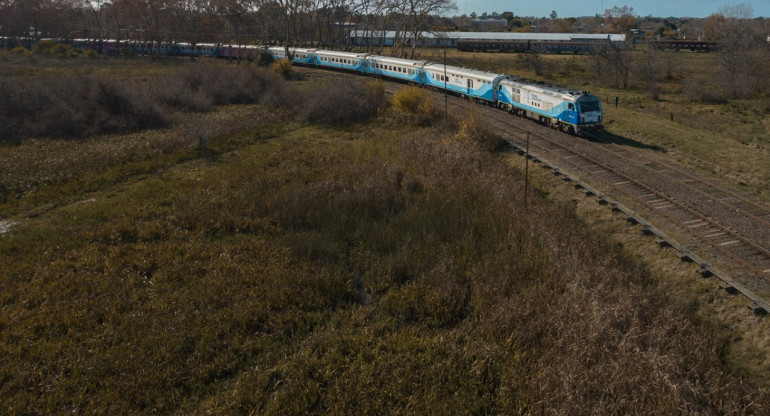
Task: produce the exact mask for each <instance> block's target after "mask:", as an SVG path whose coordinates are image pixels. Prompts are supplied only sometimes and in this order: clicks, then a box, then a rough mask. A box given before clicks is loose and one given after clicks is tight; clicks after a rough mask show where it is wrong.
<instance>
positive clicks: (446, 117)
mask: <svg viewBox="0 0 770 416" xmlns="http://www.w3.org/2000/svg"><path fill="white" fill-rule="evenodd" d="M448 121H449V97H448V96H447V91H446V49H444V122H445V123H446V122H448Z"/></svg>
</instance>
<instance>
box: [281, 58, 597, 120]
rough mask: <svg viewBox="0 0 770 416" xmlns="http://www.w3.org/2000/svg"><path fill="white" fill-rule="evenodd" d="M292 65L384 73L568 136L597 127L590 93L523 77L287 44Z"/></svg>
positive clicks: (388, 76)
mask: <svg viewBox="0 0 770 416" xmlns="http://www.w3.org/2000/svg"><path fill="white" fill-rule="evenodd" d="M267 50H268V52H269V53H270V54H271V55H272V56H273V59H275V60H281V59H288V56H287V48H285V47H278V46H276V47H270V48H268V49H267ZM288 55H290V56H291V59H292V62H293V63H294V64H299V65H306V66H313V67H321V68H330V69H337V70H345V71H350V72H356V73H360V74H364V75H370V76H377V77H385V78H390V79H394V80H399V81H402V82H407V83H410V84H414V85H419V86H423V87H428V88H433V89H436V90H444V89H445V88H446V91H447V92H450V93H452V94H455V95H459V96H461V97H467V98H469V99H473V100H475V101H477V102H480V103H483V104H487V105H490V106H493V107H496V108H500V109H503V110H506V111H508V112H509V113H511V114H516V115H519V116H522V117H527V118H531V119H534V120H537V121H539V122H541V123H544V124H546V125H548V126H551V127H553V128H556V129H560V130H562V131H564V132H566V133H570V134H580V133H581V132H584V131H587V130H593V129H601V128H602V105H601V101H600V100H599V98H598V97H596V96H595V95H591V94H589V93H588V92H586V91H580V90H576V89H572V88H567V87H563V86H559V85H553V84H548V83H544V82H540V81H533V80H530V79H526V78H520V77H515V76H508V75H505V74H495V73H491V72H485V71H480V70H476V69H468V68H461V67H456V66H449V65H443V64H438V63H435V62H427V61H413V60H410V59H401V58H391V57H385V56H378V55H369V54H360V53H352V52H337V51H329V50H321V49H303V48H288Z"/></svg>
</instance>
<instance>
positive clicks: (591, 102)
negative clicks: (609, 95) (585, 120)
mask: <svg viewBox="0 0 770 416" xmlns="http://www.w3.org/2000/svg"><path fill="white" fill-rule="evenodd" d="M580 110H581V111H582V112H584V113H591V112H597V113H598V112H600V111H602V109H601V104H599V99H598V98H596V97H583V98H581V99H580Z"/></svg>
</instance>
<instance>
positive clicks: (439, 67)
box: [423, 62, 507, 82]
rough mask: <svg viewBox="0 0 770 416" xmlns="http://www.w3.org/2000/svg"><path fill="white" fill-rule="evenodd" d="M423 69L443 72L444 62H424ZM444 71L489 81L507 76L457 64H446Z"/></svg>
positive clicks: (438, 72) (437, 72)
mask: <svg viewBox="0 0 770 416" xmlns="http://www.w3.org/2000/svg"><path fill="white" fill-rule="evenodd" d="M423 69H425V70H426V71H432V72H434V73H436V74H442V73H444V64H437V63H435V62H431V63H428V64H425V66H424V67H423ZM446 72H447V73H448V74H452V75H460V76H463V77H468V78H475V79H480V80H482V81H489V82H493V81H495V80H497V79H500V78H506V77H507V75H504V74H495V73H493V72H487V71H481V70H478V69H471V68H461V67H458V66H451V65H447V66H446Z"/></svg>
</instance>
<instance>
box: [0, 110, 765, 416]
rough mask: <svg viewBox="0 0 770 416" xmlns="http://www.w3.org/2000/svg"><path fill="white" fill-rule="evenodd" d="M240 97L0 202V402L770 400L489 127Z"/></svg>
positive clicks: (460, 405) (589, 404) (259, 407)
mask: <svg viewBox="0 0 770 416" xmlns="http://www.w3.org/2000/svg"><path fill="white" fill-rule="evenodd" d="M221 111H222V112H223V114H231V113H232V112H235V113H237V112H239V111H242V112H244V113H242V117H243V118H244V119H256V118H257V117H258V118H259V119H262V120H266V122H265V123H263V124H262V125H259V124H257V125H248V126H247V128H246V129H244V130H243V131H236V130H233V131H229V132H223V133H222V134H217V135H212V136H211V137H210V138H209V139H208V141H207V142H206V147H205V149H203V150H200V149H198V148H197V146H196V145H195V140H193V141H192V142H189V143H187V144H185V145H184V146H178V147H174V146H172V145H169V149H171V148H175V149H178V150H175V151H179V152H182V153H184V154H185V157H170V156H169V155H170V154H174V152H172V151H166V152H159V153H157V154H153V152H152V151H150V152H148V153H147V154H144V155H143V156H142V158H141V164H142V165H143V166H149V167H147V168H145V169H143V170H141V171H140V172H139V173H136V172H133V171H132V172H127V171H125V170H124V169H125V168H124V167H123V166H124V163H126V162H128V163H129V164H131V163H140V162H138V161H137V162H132V161H131V160H132V156H131V155H123V156H115V159H113V160H105V161H103V162H101V164H98V166H99V167H98V169H96V168H95V169H94V170H93V171H91V170H88V169H86V172H82V173H77V169H76V167H77V165H76V164H71V165H63V166H64V169H65V170H69V171H72V172H75V173H72V178H70V177H67V176H66V175H65V177H63V178H59V179H57V180H56V181H52V182H50V183H48V184H46V183H45V182H44V181H41V180H40V179H31V180H33V181H35V182H36V183H38V185H37V186H36V187H35V188H34V189H33V188H30V189H31V190H29V191H26V192H27V194H24V193H21V194H20V195H17V194H16V193H14V195H15V196H14V197H13V198H12V200H11V201H8V202H5V203H3V205H2V210H3V211H2V212H7V213H9V216H10V214H13V215H12V217H13V219H16V220H18V221H19V222H20V223H19V224H17V225H15V226H14V227H13V228H11V229H10V231H7V232H5V233H3V234H0V305H2V306H1V307H0V356H1V357H3V358H2V360H0V395H1V396H2V397H3V401H2V412H4V413H11V414H15V413H25V414H51V413H65V412H66V413H68V412H76V413H77V412H81V413H88V414H149V413H162V414H166V413H187V414H204V413H216V414H276V415H279V414H280V415H285V414H308V413H311V414H338V413H345V414H427V413H439V414H471V413H472V414H479V413H484V414H521V413H525V414H526V413H570V414H597V413H599V414H610V413H613V414H617V413H654V414H674V413H676V414H678V413H682V412H687V413H708V412H719V413H721V412H724V413H727V412H749V413H764V412H767V410H768V407H769V406H770V399H769V398H768V395H767V392H766V390H764V388H763V387H762V384H758V385H757V384H752V383H749V382H746V381H742V379H741V373H740V370H739V369H736V368H728V367H727V366H726V365H725V364H724V360H723V355H724V354H725V353H726V351H727V346H728V345H729V343H730V340H729V339H727V338H726V337H723V336H721V335H720V334H719V332H717V331H716V330H715V329H714V328H713V327H712V326H709V325H704V324H702V323H700V322H699V321H698V320H697V319H695V318H694V317H692V316H691V314H690V313H689V309H688V307H687V305H679V304H678V303H677V302H678V301H677V300H676V299H675V298H672V297H670V296H668V295H667V294H666V290H665V287H663V286H660V285H659V284H658V283H656V281H657V280H656V279H655V277H654V276H653V275H652V274H651V273H650V272H649V271H648V270H646V268H645V267H644V266H643V265H642V264H640V263H638V262H636V261H635V260H634V259H633V256H632V255H631V254H630V253H627V252H625V251H623V250H622V249H620V248H618V247H617V246H616V245H615V244H614V243H613V242H612V241H611V240H609V239H608V238H606V237H604V236H602V235H599V236H597V235H596V234H593V233H591V232H589V231H588V230H586V229H584V227H583V224H581V222H580V221H579V220H578V219H577V216H576V215H575V211H574V209H573V208H570V207H569V206H566V205H561V204H554V203H551V202H549V201H547V200H546V199H545V198H543V197H542V196H541V195H539V194H535V195H534V196H531V197H530V198H529V201H530V205H529V206H528V207H527V208H524V207H523V206H522V197H521V194H522V192H523V182H522V179H521V175H520V173H519V171H518V170H516V169H515V168H512V167H510V166H508V165H507V164H506V162H505V161H504V160H501V159H500V158H499V157H498V156H497V155H496V154H495V153H492V152H491V151H490V150H489V149H490V148H491V146H489V145H488V143H489V137H488V134H489V133H488V132H484V131H483V129H480V128H479V127H478V126H477V123H476V121H474V120H469V121H463V122H460V123H458V124H460V125H461V126H462V128H461V131H460V132H459V133H458V132H457V131H455V130H454V129H451V128H449V127H442V126H437V127H415V126H413V125H410V124H409V123H405V122H403V120H408V119H409V118H408V117H406V118H405V117H404V116H400V115H397V114H393V113H383V115H381V116H379V117H377V118H375V119H374V120H372V121H369V122H367V123H361V124H355V125H348V126H344V127H328V126H321V125H316V124H309V123H299V122H293V121H291V120H290V119H289V117H287V116H286V115H285V114H273V113H271V112H270V111H267V110H265V109H263V108H262V107H259V106H246V107H241V106H236V107H228V108H224V109H221ZM277 121H282V122H277ZM180 128H181V127H180ZM146 134H151V132H146ZM168 137H176V136H174V134H170V133H169V136H168ZM94 140H96V142H94V143H92V145H94V146H96V145H98V143H99V140H100V139H99V138H95V139H94ZM104 140H106V141H107V142H109V140H111V139H110V138H105V139H104ZM137 140H138V139H137ZM157 140H159V142H158V143H156V144H155V145H154V146H156V147H159V148H163V143H162V142H163V140H162V139H160V138H158V139H157ZM24 145H25V144H22V145H21V146H24ZM41 146H42V147H43V148H46V145H45V144H42V145H41ZM52 146H53V145H52ZM105 146H106V144H105ZM150 147H152V145H151V146H150ZM180 149H181V150H180ZM14 150H15V148H10V147H8V148H2V149H0V152H2V153H5V154H7V152H13V151H14ZM38 151H40V152H42V154H47V153H46V150H45V149H38ZM185 152H189V153H185ZM46 157H53V156H52V155H48V156H46ZM84 157H87V156H84ZM28 174H29V175H30V176H32V177H33V178H34V175H36V174H37V173H36V172H35V171H30V172H29V173H28ZM5 175H6V176H4V177H3V178H8V177H11V178H15V179H13V180H14V181H16V182H13V183H17V182H18V183H23V178H22V177H21V176H23V174H22V173H16V174H14V173H12V172H6V173H5ZM14 175H16V176H14ZM91 175H96V176H98V177H109V178H112V180H109V181H106V180H104V181H103V180H96V179H94V180H91V179H88V178H90V177H91ZM5 180H6V179H4V181H5ZM73 182H74V183H83V182H86V183H88V184H90V185H89V186H83V185H77V186H73V187H71V188H70V183H73ZM5 186H6V187H8V188H13V189H17V187H18V186H20V185H14V184H11V183H8V182H6V185H5ZM62 195H64V196H62ZM43 206H45V208H44V209H43V208H41V207H43ZM30 217H32V218H30Z"/></svg>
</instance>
